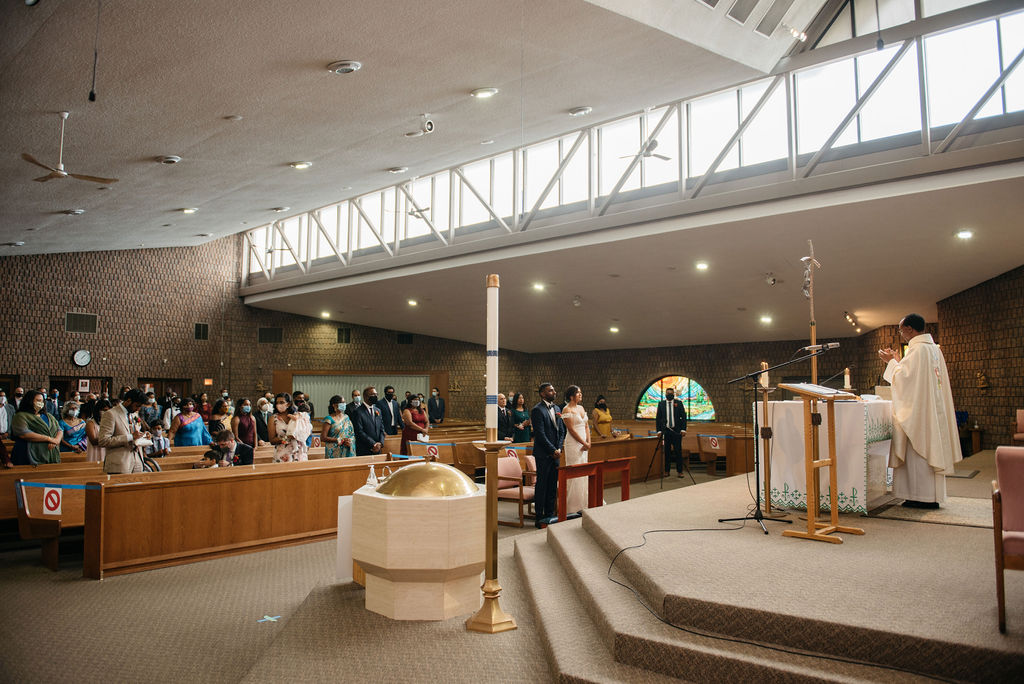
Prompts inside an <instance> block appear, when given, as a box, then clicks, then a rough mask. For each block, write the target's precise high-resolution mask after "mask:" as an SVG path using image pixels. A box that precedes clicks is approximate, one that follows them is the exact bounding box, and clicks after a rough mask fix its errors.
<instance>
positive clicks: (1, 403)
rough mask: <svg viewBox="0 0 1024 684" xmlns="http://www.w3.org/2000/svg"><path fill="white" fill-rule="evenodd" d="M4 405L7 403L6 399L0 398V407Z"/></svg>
mask: <svg viewBox="0 0 1024 684" xmlns="http://www.w3.org/2000/svg"><path fill="white" fill-rule="evenodd" d="M6 403H7V397H0V406H3V405H4V404H6Z"/></svg>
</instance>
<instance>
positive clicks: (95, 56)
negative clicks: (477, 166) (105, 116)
mask: <svg viewBox="0 0 1024 684" xmlns="http://www.w3.org/2000/svg"><path fill="white" fill-rule="evenodd" d="M876 3H877V0H876ZM102 5H103V0H96V37H95V38H94V39H93V43H92V88H90V89H89V102H95V101H96V63H97V62H98V61H99V58H100V10H101V8H102Z"/></svg>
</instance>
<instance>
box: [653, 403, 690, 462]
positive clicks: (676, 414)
mask: <svg viewBox="0 0 1024 684" xmlns="http://www.w3.org/2000/svg"><path fill="white" fill-rule="evenodd" d="M655 424H656V425H657V428H658V432H660V433H661V436H662V439H664V443H665V474H666V475H668V474H669V473H670V472H671V471H672V464H673V463H675V464H676V472H677V473H678V474H679V477H682V476H683V435H685V434H686V410H685V409H684V408H683V402H681V401H679V400H678V399H676V393H675V390H674V389H673V388H671V387H669V388H668V389H667V390H665V400H664V401H659V402H658V413H657V417H656V419H655Z"/></svg>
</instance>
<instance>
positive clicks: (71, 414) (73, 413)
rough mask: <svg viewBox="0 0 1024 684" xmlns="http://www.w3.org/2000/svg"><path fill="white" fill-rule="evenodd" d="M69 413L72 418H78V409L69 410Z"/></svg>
mask: <svg viewBox="0 0 1024 684" xmlns="http://www.w3.org/2000/svg"><path fill="white" fill-rule="evenodd" d="M68 415H69V416H71V417H72V418H77V417H78V409H75V410H74V411H68Z"/></svg>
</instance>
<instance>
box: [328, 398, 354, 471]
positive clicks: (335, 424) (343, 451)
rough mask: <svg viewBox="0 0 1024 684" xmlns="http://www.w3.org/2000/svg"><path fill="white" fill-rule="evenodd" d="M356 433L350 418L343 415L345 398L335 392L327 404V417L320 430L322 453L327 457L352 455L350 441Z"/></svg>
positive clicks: (352, 440) (351, 441)
mask: <svg viewBox="0 0 1024 684" xmlns="http://www.w3.org/2000/svg"><path fill="white" fill-rule="evenodd" d="M355 438H356V433H355V431H354V430H353V428H352V420H351V419H350V418H349V417H348V416H347V415H345V400H344V399H342V398H341V396H339V395H337V394H335V395H334V396H333V397H331V400H330V402H329V403H328V406H327V417H326V418H324V425H323V428H322V429H321V431H320V441H321V442H323V444H324V455H325V456H326V457H327V458H348V457H349V456H354V455H355V452H354V451H352V443H353V442H354V441H355Z"/></svg>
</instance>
